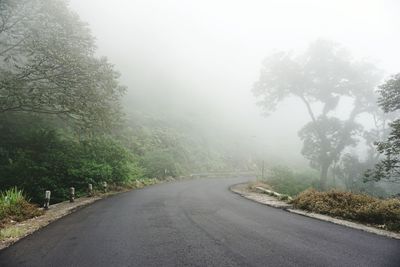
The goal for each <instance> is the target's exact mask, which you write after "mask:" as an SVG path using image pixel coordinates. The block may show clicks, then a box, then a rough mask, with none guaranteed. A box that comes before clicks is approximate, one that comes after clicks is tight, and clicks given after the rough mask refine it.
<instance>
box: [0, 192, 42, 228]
mask: <svg viewBox="0 0 400 267" xmlns="http://www.w3.org/2000/svg"><path fill="white" fill-rule="evenodd" d="M41 214H42V212H41V211H39V210H38V209H37V208H36V207H35V206H34V205H32V204H29V203H28V201H27V200H26V199H25V197H24V194H23V192H22V191H21V190H18V189H17V187H13V188H11V189H9V190H6V191H4V192H0V226H1V225H2V224H3V223H6V221H7V220H14V221H22V220H26V219H29V218H32V217H34V216H39V215H41Z"/></svg>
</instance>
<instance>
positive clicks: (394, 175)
mask: <svg viewBox="0 0 400 267" xmlns="http://www.w3.org/2000/svg"><path fill="white" fill-rule="evenodd" d="M379 93H380V95H381V97H380V98H379V100H378V103H379V105H380V106H381V107H382V109H383V110H384V111H385V112H386V113H387V112H398V111H399V110H400V74H397V75H395V76H393V77H392V78H391V79H389V80H387V81H386V82H385V83H384V84H382V85H381V86H380V87H379ZM390 126H391V132H390V133H389V137H388V138H387V140H386V141H383V142H377V143H376V145H377V150H378V152H379V153H381V154H383V155H384V156H385V158H384V159H383V160H382V161H380V162H379V163H378V164H376V166H375V169H374V170H369V171H368V172H367V173H366V180H370V179H372V180H375V181H379V180H381V179H384V180H387V181H391V182H400V119H396V120H394V121H393V122H392V123H390Z"/></svg>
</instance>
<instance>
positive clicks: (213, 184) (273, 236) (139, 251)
mask: <svg viewBox="0 0 400 267" xmlns="http://www.w3.org/2000/svg"><path fill="white" fill-rule="evenodd" d="M244 180H245V178H240V179H239V178H235V179H233V178H232V179H199V180H190V181H184V182H176V183H168V184H161V185H155V186H151V187H148V188H145V189H141V190H135V191H131V192H128V193H124V194H120V195H116V196H114V197H111V198H108V199H104V200H101V201H98V202H96V203H94V204H93V205H91V206H88V207H86V208H84V209H82V210H80V211H78V212H76V213H74V214H71V215H70V216H67V217H64V218H63V219H61V220H59V221H57V222H54V223H52V224H50V225H49V226H47V227H45V228H43V229H42V230H40V231H38V232H36V233H34V234H33V235H31V236H29V237H27V238H25V239H23V240H21V241H20V242H18V243H16V244H15V245H14V246H12V247H10V248H8V249H6V250H3V251H2V252H0V266H2V267H6V266H30V267H31V266H57V267H61V266H400V241H399V240H394V239H389V238H385V237H381V236H377V235H374V234H370V233H366V232H362V231H359V230H354V229H350V228H346V227H343V226H339V225H335V224H331V223H327V222H322V221H318V220H315V219H311V218H307V217H303V216H300V215H296V214H291V213H288V212H285V211H283V210H279V209H274V208H270V207H267V206H264V205H261V204H258V203H255V202H251V201H249V200H246V199H244V198H242V197H240V196H238V195H236V194H233V193H231V192H230V191H229V190H228V187H229V186H230V185H232V184H235V183H238V182H241V181H244Z"/></svg>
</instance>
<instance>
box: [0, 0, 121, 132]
mask: <svg viewBox="0 0 400 267" xmlns="http://www.w3.org/2000/svg"><path fill="white" fill-rule="evenodd" d="M117 78H118V74H117V73H116V72H115V71H114V70H113V66H112V65H111V64H110V63H108V62H107V60H106V59H105V58H97V57H96V56H95V45H94V40H93V37H92V36H91V34H90V32H89V29H88V27H87V26H86V25H85V24H84V23H83V22H82V21H80V19H79V18H78V16H77V15H76V14H74V13H73V12H71V11H70V10H69V9H68V6H67V5H66V3H65V1H62V0H2V1H0V114H1V113H5V112H20V111H24V112H34V113H46V114H58V115H63V116H66V117H69V118H72V119H73V120H74V121H77V122H81V123H82V124H83V125H85V126H90V125H101V126H106V125H109V124H110V123H111V122H112V121H113V120H115V118H116V116H117V115H118V113H119V98H120V97H121V95H122V93H123V91H124V88H123V87H121V86H120V85H119V84H118V81H117Z"/></svg>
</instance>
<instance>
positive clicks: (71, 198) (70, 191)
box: [69, 187, 75, 203]
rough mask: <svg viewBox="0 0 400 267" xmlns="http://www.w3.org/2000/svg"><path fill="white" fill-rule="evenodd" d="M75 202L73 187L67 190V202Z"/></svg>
mask: <svg viewBox="0 0 400 267" xmlns="http://www.w3.org/2000/svg"><path fill="white" fill-rule="evenodd" d="M74 201H75V187H70V188H69V202H71V203H72V202H74Z"/></svg>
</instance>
